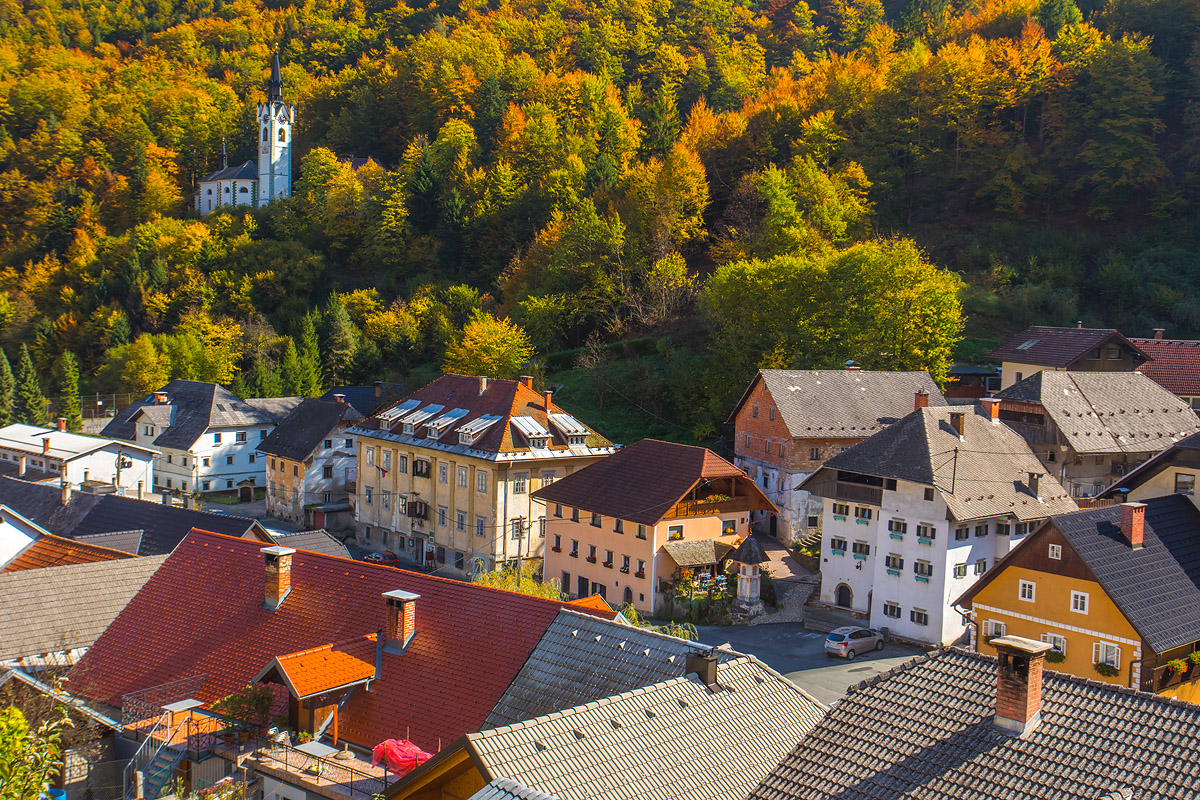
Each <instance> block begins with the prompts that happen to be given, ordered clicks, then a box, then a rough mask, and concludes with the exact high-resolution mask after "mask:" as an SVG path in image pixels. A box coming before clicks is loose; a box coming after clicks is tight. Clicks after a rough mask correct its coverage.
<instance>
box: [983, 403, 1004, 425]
mask: <svg viewBox="0 0 1200 800" xmlns="http://www.w3.org/2000/svg"><path fill="white" fill-rule="evenodd" d="M979 404H980V405H981V406H983V410H984V413H985V414H986V416H987V418H988V419H990V420H991V421H992V424H993V425H999V424H1000V400H999V399H998V398H995V397H984V398H982V399H981V400H980V401H979Z"/></svg>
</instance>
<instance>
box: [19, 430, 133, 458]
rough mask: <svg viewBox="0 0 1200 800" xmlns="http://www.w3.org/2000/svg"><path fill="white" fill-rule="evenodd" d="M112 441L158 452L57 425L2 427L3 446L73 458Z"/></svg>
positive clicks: (122, 445) (101, 448) (112, 442)
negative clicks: (59, 428) (44, 426)
mask: <svg viewBox="0 0 1200 800" xmlns="http://www.w3.org/2000/svg"><path fill="white" fill-rule="evenodd" d="M46 442H49V443H50V445H49V447H48V448H47V447H46V445H45V443H46ZM111 444H118V445H120V446H121V447H122V448H127V449H133V450H141V451H142V452H144V453H153V452H154V451H153V450H149V449H147V448H145V447H139V446H138V445H135V444H131V443H128V442H118V441H115V440H113V439H105V438H102V437H99V436H84V435H83V434H81V433H71V432H70V431H60V430H58V429H56V428H42V427H40V426H38V425H24V424H21V423H14V424H12V425H5V426H4V427H3V428H0V447H6V448H9V449H11V450H18V451H24V452H27V453H33V454H39V455H40V454H42V453H45V454H47V455H49V456H51V457H52V458H58V459H61V460H63V461H70V460H72V459H74V458H79V457H80V456H85V455H88V454H89V453H94V452H96V451H97V450H103V449H104V448H105V447H108V446H109V445H111Z"/></svg>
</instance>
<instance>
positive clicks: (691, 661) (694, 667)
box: [683, 650, 717, 689]
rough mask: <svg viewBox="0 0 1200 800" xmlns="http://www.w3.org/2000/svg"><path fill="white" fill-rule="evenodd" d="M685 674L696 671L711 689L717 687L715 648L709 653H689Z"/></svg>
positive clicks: (684, 669) (684, 668)
mask: <svg viewBox="0 0 1200 800" xmlns="http://www.w3.org/2000/svg"><path fill="white" fill-rule="evenodd" d="M683 672H684V674H685V675H690V674H691V673H693V672H694V673H696V676H697V677H699V678H700V680H701V681H703V682H704V685H705V686H707V687H708V688H709V689H716V688H717V654H716V652H715V651H714V650H709V651H708V652H707V653H688V657H687V661H686V662H685V664H684V667H683Z"/></svg>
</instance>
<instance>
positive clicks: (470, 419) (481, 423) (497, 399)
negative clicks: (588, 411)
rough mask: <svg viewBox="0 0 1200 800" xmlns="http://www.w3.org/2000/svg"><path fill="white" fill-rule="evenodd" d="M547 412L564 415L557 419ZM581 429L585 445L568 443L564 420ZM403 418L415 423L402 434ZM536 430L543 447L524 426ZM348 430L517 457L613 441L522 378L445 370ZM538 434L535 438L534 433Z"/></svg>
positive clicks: (602, 448)
mask: <svg viewBox="0 0 1200 800" xmlns="http://www.w3.org/2000/svg"><path fill="white" fill-rule="evenodd" d="M551 415H554V416H558V415H562V416H561V417H560V418H559V420H558V422H559V423H561V424H555V420H552V419H551ZM567 421H569V423H570V426H571V428H572V430H576V429H577V430H580V431H582V435H583V436H584V443H583V444H571V443H570V441H569V440H568V438H567V436H566V435H565V434H564V432H563V428H562V425H563V424H567ZM405 422H410V423H414V424H415V430H414V432H413V433H411V434H406V433H404V424H405ZM434 422H440V423H441V425H439V428H440V431H441V433H440V436H438V437H437V438H431V437H429V436H427V435H426V434H427V428H428V426H429V425H430V424H431V423H434ZM464 429H465V430H466V431H467V432H475V433H476V434H477V436H478V438H476V439H474V441H473V442H472V443H471V444H461V443H460V441H459V432H460V431H463V430H464ZM535 429H540V430H543V431H545V435H546V436H547V437H548V441H547V442H546V444H545V446H544V447H537V448H535V447H533V441H532V440H531V439H530V436H529V434H528V433H527V432H526V431H527V430H535ZM351 432H352V433H354V434H357V435H361V436H367V437H370V438H374V439H387V440H390V441H396V442H401V443H404V444H413V445H416V446H418V447H425V448H432V449H435V450H444V451H446V452H457V453H464V454H469V455H472V456H474V457H476V458H492V459H494V460H496V461H517V460H520V459H522V458H539V459H548V458H555V457H572V456H576V457H578V456H598V455H606V454H608V453H611V452H612V451H613V449H614V448H613V445H612V442H610V441H608V440H607V439H605V438H604V437H603V436H600V435H599V434H598V433H596V432H595V431H593V430H591V429H590V428H588V427H587V426H586V425H584V424H583V423H581V422H579V421H578V420H577V419H575V418H574V417H572V416H571V415H570V414H569V413H567V412H566V411H564V410H563V409H562V408H560V407H559V406H558V405H556V404H554V403H553V402H551V405H550V409H549V413H547V409H546V399H545V395H543V394H539V393H538V392H535V391H534V390H533V389H532V388H530V386H527V385H526V384H525V383H523V382H522V381H503V380H489V379H487V378H477V377H468V376H466V375H443V376H441V377H440V378H438V379H437V380H435V381H433V382H432V383H430V384H429V385H428V386H425V387H424V388H422V389H418V390H417V391H415V392H413V393H412V394H410V395H409V396H408V397H406V398H404V400H402V401H400V402H398V403H395V404H393V405H391V406H389V407H388V408H385V409H383V410H382V411H380V412H379V413H377V414H375V415H374V416H372V417H371V418H370V419H367V420H365V421H364V422H362V423H360V424H359V425H357V426H355V427H354V428H352V429H351ZM535 438H536V437H535Z"/></svg>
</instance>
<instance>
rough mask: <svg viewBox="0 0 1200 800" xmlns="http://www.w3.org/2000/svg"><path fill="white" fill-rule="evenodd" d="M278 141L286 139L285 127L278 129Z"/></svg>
mask: <svg viewBox="0 0 1200 800" xmlns="http://www.w3.org/2000/svg"><path fill="white" fill-rule="evenodd" d="M279 141H281V142H286V141H287V128H280V129H279Z"/></svg>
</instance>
